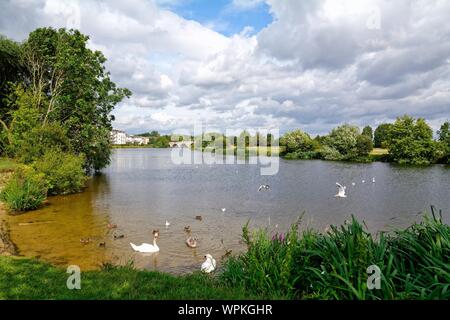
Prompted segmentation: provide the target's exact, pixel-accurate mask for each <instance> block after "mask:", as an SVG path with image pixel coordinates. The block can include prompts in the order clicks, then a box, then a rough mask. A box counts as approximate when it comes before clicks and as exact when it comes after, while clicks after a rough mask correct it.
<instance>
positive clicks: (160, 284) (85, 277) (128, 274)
mask: <svg viewBox="0 0 450 320" xmlns="http://www.w3.org/2000/svg"><path fill="white" fill-rule="evenodd" d="M68 276H69V274H67V273H66V272H65V270H63V269H61V268H56V267H53V266H51V265H49V264H47V263H42V262H38V261H35V260H29V259H25V258H17V257H0V299H195V300H202V299H208V300H211V299H257V298H259V297H258V296H257V295H255V294H251V293H249V292H245V291H244V290H243V289H239V288H235V287H230V286H225V285H224V284H223V283H219V281H218V280H217V279H214V278H213V277H211V276H209V275H205V274H199V273H195V274H192V275H186V276H172V275H169V274H165V273H159V272H150V271H139V270H135V269H133V268H130V267H112V268H105V269H104V270H100V271H87V272H82V273H81V289H80V290H69V289H67V286H66V281H67V278H68Z"/></svg>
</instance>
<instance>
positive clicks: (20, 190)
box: [0, 166, 47, 211]
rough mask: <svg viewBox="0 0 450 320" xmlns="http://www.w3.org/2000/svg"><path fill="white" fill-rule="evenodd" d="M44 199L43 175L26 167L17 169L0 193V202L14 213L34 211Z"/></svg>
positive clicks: (45, 192)
mask: <svg viewBox="0 0 450 320" xmlns="http://www.w3.org/2000/svg"><path fill="white" fill-rule="evenodd" d="M46 197H47V188H46V183H45V180H44V175H43V174H40V173H37V172H36V171H35V170H34V169H32V168H30V167H27V166H21V167H19V168H17V169H16V171H15V173H14V174H13V176H12V177H11V179H10V180H9V181H8V183H7V184H6V185H5V187H4V189H3V190H2V192H1V193H0V198H1V200H2V201H4V202H5V203H6V205H7V206H8V208H9V209H11V210H14V211H27V210H34V209H36V208H38V207H39V206H40V205H41V204H42V203H43V202H44V200H45V199H46Z"/></svg>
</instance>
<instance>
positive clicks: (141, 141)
mask: <svg viewBox="0 0 450 320" xmlns="http://www.w3.org/2000/svg"><path fill="white" fill-rule="evenodd" d="M126 141H127V143H131V144H148V142H149V139H148V138H146V137H139V136H130V135H127V139H126Z"/></svg>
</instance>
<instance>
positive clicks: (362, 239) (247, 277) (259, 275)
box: [221, 208, 450, 299]
mask: <svg viewBox="0 0 450 320" xmlns="http://www.w3.org/2000/svg"><path fill="white" fill-rule="evenodd" d="M299 223H300V222H298V223H295V224H293V225H292V227H291V229H290V230H289V231H288V232H287V233H286V234H285V235H284V234H273V235H270V234H269V233H268V232H267V231H266V230H257V231H254V232H250V230H249V228H248V223H247V225H245V226H244V228H243V239H244V241H245V243H246V244H247V252H246V253H244V254H242V255H240V256H236V257H230V258H229V259H228V260H227V261H226V263H225V266H224V271H223V273H222V274H221V277H222V280H224V281H225V282H227V283H231V284H232V285H234V286H243V287H245V288H246V289H249V290H251V291H253V292H255V293H257V294H260V295H263V296H266V297H268V298H291V299H449V298H450V290H449V285H450V263H449V257H450V227H449V226H448V225H446V224H445V223H443V222H442V215H441V213H439V214H437V213H436V212H435V210H434V208H432V212H431V215H428V214H426V215H425V216H424V218H423V220H422V221H421V222H420V223H414V224H413V225H412V226H410V227H409V228H406V229H405V230H397V231H394V232H391V233H385V232H380V233H378V234H377V235H376V237H374V236H372V235H371V234H370V233H369V232H367V231H366V229H365V228H364V227H363V225H362V224H361V223H360V222H358V221H357V220H356V219H355V218H354V217H352V219H351V221H350V222H348V223H346V224H344V225H342V226H340V227H336V226H333V227H331V229H330V231H328V232H327V233H325V234H321V233H318V232H316V231H313V230H306V231H302V232H299V228H298V227H299ZM371 265H376V266H377V267H378V268H379V269H380V271H381V279H380V289H376V288H374V289H369V287H368V285H367V282H368V277H369V276H370V275H371V274H370V273H368V270H367V269H368V267H369V266H371Z"/></svg>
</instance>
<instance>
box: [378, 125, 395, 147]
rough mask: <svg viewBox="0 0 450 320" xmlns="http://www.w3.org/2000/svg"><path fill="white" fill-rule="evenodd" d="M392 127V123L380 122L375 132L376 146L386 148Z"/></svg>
mask: <svg viewBox="0 0 450 320" xmlns="http://www.w3.org/2000/svg"><path fill="white" fill-rule="evenodd" d="M391 127H392V124H391V123H383V124H380V125H379V126H378V127H377V128H376V129H375V133H374V141H373V143H374V147H375V148H384V147H386V141H387V140H388V138H389V130H390V128H391Z"/></svg>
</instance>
